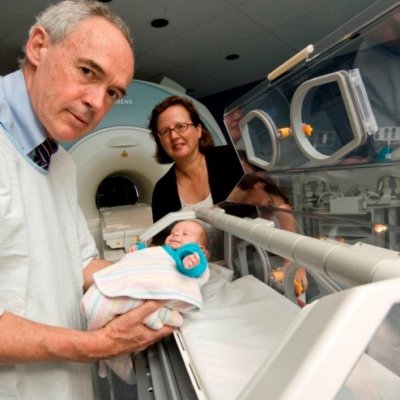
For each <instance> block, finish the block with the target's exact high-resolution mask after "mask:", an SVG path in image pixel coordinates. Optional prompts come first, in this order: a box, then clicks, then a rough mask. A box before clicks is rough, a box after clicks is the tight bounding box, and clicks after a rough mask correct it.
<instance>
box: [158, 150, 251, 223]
mask: <svg viewBox="0 0 400 400" xmlns="http://www.w3.org/2000/svg"><path fill="white" fill-rule="evenodd" d="M204 156H205V158H206V164H207V170H208V182H209V184H210V189H211V196H212V199H213V203H214V204H216V203H219V202H221V201H223V200H226V198H227V197H228V195H229V193H230V192H231V191H232V190H233V188H234V187H235V186H236V184H237V183H238V182H239V180H240V178H241V177H242V176H243V174H244V171H243V167H242V165H241V163H240V160H239V157H238V156H237V154H236V151H235V150H234V149H233V148H232V147H231V146H229V145H224V146H215V147H207V148H205V149H204ZM151 207H152V211H153V221H154V222H156V221H158V220H159V219H160V218H162V217H163V216H164V215H166V214H168V213H169V212H173V211H178V210H180V209H181V208H182V206H181V202H180V200H179V195H178V186H177V183H176V176H175V164H174V165H172V167H171V168H170V169H169V170H168V172H167V173H166V174H165V175H164V176H163V177H162V178H160V179H159V180H158V182H157V183H156V185H155V187H154V190H153V198H152V202H151Z"/></svg>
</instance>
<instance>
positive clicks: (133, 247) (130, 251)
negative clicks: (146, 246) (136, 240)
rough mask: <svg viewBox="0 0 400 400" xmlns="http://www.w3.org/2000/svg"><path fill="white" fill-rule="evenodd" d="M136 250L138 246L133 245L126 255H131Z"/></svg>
mask: <svg viewBox="0 0 400 400" xmlns="http://www.w3.org/2000/svg"><path fill="white" fill-rule="evenodd" d="M137 250H138V245H137V244H134V245H133V246H132V247H131V248H129V249H128V250H127V251H126V252H127V253H133V252H134V251H137Z"/></svg>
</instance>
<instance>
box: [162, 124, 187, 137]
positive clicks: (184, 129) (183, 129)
mask: <svg viewBox="0 0 400 400" xmlns="http://www.w3.org/2000/svg"><path fill="white" fill-rule="evenodd" d="M178 126H180V127H179V128H178V130H176V129H177V127H178ZM190 126H194V124H193V123H189V122H178V123H177V124H176V125H175V126H174V127H173V128H169V127H168V128H163V129H162V130H161V131H157V135H158V137H159V138H166V137H168V136H171V132H172V131H174V132H176V133H178V134H179V133H185V132H187V131H188V130H189V127H190Z"/></svg>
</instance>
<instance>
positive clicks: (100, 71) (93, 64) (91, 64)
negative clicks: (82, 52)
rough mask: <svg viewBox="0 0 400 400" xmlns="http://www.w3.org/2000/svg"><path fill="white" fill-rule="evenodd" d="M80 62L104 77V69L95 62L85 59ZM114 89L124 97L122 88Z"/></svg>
mask: <svg viewBox="0 0 400 400" xmlns="http://www.w3.org/2000/svg"><path fill="white" fill-rule="evenodd" d="M81 61H82V62H83V63H85V64H87V65H88V66H89V67H90V68H92V69H94V70H95V71H96V72H97V73H98V74H99V75H103V76H104V75H105V72H104V69H103V68H102V67H101V66H100V65H99V64H97V62H95V61H93V60H87V59H82V60H81ZM116 89H118V90H119V91H120V92H121V97H124V96H125V95H126V90H125V89H124V88H123V87H120V86H116Z"/></svg>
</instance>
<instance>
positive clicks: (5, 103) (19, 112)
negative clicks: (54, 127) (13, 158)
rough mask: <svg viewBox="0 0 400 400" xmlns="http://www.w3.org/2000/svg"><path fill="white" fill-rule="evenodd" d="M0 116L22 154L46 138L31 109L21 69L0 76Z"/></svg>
mask: <svg viewBox="0 0 400 400" xmlns="http://www.w3.org/2000/svg"><path fill="white" fill-rule="evenodd" d="M0 118H1V120H0V123H1V124H3V125H4V127H5V129H6V130H7V131H8V132H10V133H11V135H12V136H13V137H14V139H15V140H16V141H17V142H18V144H19V145H20V147H21V149H22V151H23V153H24V154H28V153H30V152H31V151H32V150H33V149H34V148H35V147H36V146H37V145H39V144H40V143H42V142H43V141H44V140H45V139H46V138H47V135H46V133H45V131H44V128H43V126H42V124H41V123H40V122H39V120H38V118H37V117H36V115H35V113H34V111H33V108H32V105H31V102H30V99H29V95H28V91H27V89H26V85H25V78H24V75H23V74H22V71H21V70H18V71H15V72H13V73H11V74H9V75H6V76H4V77H1V78H0Z"/></svg>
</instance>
